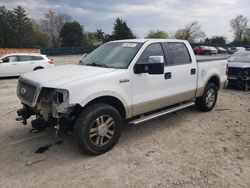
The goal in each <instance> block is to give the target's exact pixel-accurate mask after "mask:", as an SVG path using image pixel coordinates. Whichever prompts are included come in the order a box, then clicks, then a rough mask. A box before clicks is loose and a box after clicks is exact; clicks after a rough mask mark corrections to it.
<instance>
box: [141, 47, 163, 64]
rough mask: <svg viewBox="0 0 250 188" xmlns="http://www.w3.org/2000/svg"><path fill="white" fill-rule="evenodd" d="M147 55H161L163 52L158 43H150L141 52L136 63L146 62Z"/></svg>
mask: <svg viewBox="0 0 250 188" xmlns="http://www.w3.org/2000/svg"><path fill="white" fill-rule="evenodd" d="M149 56H163V57H164V53H163V50H162V47H161V44H160V43H154V44H150V45H149V46H148V47H147V48H146V49H145V50H144V51H143V52H142V54H141V56H140V57H139V59H138V61H137V63H147V62H148V58H149Z"/></svg>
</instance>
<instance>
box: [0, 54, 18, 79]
mask: <svg viewBox="0 0 250 188" xmlns="http://www.w3.org/2000/svg"><path fill="white" fill-rule="evenodd" d="M1 60H2V62H0V76H2V77H3V76H18V75H19V64H18V62H17V58H16V56H7V57H4V58H2V59H1Z"/></svg>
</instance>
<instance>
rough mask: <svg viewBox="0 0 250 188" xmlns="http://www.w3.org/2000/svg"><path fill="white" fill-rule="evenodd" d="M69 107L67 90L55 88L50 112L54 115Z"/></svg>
mask: <svg viewBox="0 0 250 188" xmlns="http://www.w3.org/2000/svg"><path fill="white" fill-rule="evenodd" d="M68 107H69V92H68V90H65V89H55V91H54V93H53V100H52V114H53V116H54V117H60V115H62V114H64V113H66V112H67V110H68Z"/></svg>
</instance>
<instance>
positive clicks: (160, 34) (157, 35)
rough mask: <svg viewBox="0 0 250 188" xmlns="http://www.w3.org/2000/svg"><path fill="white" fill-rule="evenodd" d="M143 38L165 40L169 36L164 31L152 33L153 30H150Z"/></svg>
mask: <svg viewBox="0 0 250 188" xmlns="http://www.w3.org/2000/svg"><path fill="white" fill-rule="evenodd" d="M145 38H146V39H150V38H156V39H167V38H169V35H168V33H167V32H165V31H160V30H156V31H154V30H151V31H149V33H148V34H147V36H146V37H145Z"/></svg>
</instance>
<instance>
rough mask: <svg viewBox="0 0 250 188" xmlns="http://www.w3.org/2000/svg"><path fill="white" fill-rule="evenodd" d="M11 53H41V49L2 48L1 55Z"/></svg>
mask: <svg viewBox="0 0 250 188" xmlns="http://www.w3.org/2000/svg"><path fill="white" fill-rule="evenodd" d="M9 53H41V50H40V49H39V48H0V55H3V54H9Z"/></svg>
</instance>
